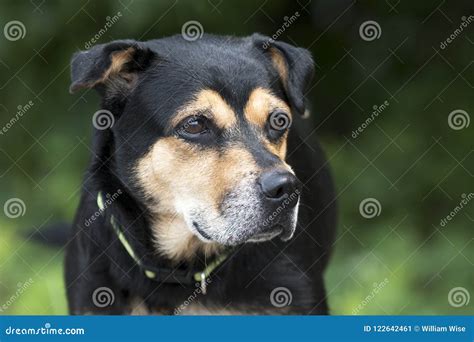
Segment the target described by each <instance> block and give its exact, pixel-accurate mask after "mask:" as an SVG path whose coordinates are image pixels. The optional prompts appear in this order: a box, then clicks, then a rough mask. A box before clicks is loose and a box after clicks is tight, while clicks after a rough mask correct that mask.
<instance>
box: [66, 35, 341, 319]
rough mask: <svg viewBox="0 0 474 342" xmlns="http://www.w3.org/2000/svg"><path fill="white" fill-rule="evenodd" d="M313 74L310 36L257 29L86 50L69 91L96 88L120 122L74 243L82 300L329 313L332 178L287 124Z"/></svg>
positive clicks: (85, 303)
mask: <svg viewBox="0 0 474 342" xmlns="http://www.w3.org/2000/svg"><path fill="white" fill-rule="evenodd" d="M312 73H313V61H312V59H311V56H310V54H309V52H308V51H306V50H304V49H301V48H296V47H294V46H292V45H289V44H286V43H282V42H273V41H270V40H269V38H268V37H264V36H261V35H257V34H256V35H253V36H251V37H246V38H233V37H219V36H211V35H204V36H203V37H202V38H201V39H199V40H197V41H186V40H185V39H183V38H182V37H181V36H174V37H170V38H164V39H158V40H152V41H148V42H137V41H131V40H122V41H114V42H111V43H109V44H103V45H98V46H95V47H93V48H92V49H91V50H89V51H85V52H79V53H77V54H76V55H74V57H73V60H72V85H71V91H76V90H79V89H82V88H95V89H96V90H97V91H98V92H99V93H100V95H101V97H102V104H101V108H102V111H101V112H100V113H102V114H104V115H106V114H109V115H111V117H109V118H108V119H109V120H111V121H113V122H110V124H109V125H108V126H107V127H105V129H103V128H104V127H102V128H101V129H96V130H95V133H94V141H93V151H94V153H93V155H92V160H91V162H90V166H89V168H88V172H87V173H86V176H85V181H84V185H83V192H82V197H81V201H80V205H79V209H78V212H77V216H76V218H75V222H74V229H73V237H72V239H71V241H70V243H69V244H68V249H67V256H66V283H67V284H66V285H67V293H68V300H69V307H70V312H71V313H73V314H85V313H92V314H95V313H97V314H109V313H110V314H131V313H161V314H178V313H179V314H193V313H198V314H199V313H201V314H206V313H207V314H208V313H215V314H224V313H230V314H326V313H327V312H328V307H327V302H326V291H325V287H324V282H323V272H324V270H325V267H326V265H327V262H328V257H329V254H330V249H331V245H332V242H333V236H334V230H335V216H336V215H335V204H334V200H335V198H334V191H333V184H332V180H331V177H330V174H329V171H328V169H327V167H326V161H325V159H324V156H323V153H322V152H321V150H320V149H319V147H318V146H312V147H309V146H308V145H307V144H305V143H303V142H302V140H301V137H299V136H298V133H297V132H295V131H294V130H295V129H294V126H297V125H296V124H294V125H293V128H292V129H291V130H290V129H289V127H290V124H291V123H292V121H294V122H293V123H296V121H298V120H302V119H301V118H298V117H300V116H304V115H305V113H306V111H307V108H306V102H305V98H304V93H305V91H306V90H307V87H308V85H309V82H310V80H311V77H312ZM100 113H99V114H100ZM112 123H113V125H112Z"/></svg>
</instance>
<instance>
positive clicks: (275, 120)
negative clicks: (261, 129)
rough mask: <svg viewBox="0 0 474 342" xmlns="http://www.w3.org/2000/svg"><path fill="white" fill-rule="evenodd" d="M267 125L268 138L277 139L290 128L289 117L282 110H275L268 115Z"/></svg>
mask: <svg viewBox="0 0 474 342" xmlns="http://www.w3.org/2000/svg"><path fill="white" fill-rule="evenodd" d="M267 126H268V131H269V136H270V138H271V139H274V140H277V139H279V138H280V137H282V136H283V133H285V132H286V131H287V129H288V128H290V126H291V117H290V115H289V114H288V113H286V112H284V111H282V110H275V111H273V112H272V113H271V114H270V116H269V117H268V122H267Z"/></svg>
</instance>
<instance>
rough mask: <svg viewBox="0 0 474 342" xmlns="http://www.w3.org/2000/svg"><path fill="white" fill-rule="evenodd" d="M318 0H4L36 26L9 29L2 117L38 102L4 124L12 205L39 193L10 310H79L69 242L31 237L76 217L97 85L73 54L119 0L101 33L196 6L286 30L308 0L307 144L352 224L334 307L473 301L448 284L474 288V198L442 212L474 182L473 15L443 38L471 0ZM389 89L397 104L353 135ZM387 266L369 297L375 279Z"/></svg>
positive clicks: (137, 32)
mask: <svg viewBox="0 0 474 342" xmlns="http://www.w3.org/2000/svg"><path fill="white" fill-rule="evenodd" d="M438 5H439V6H440V7H439V8H438V9H436V8H437V6H438ZM35 6H40V7H39V8H35ZM124 6H128V8H125V7H124ZM303 6H305V7H304V8H303V7H302V5H301V4H299V3H298V2H293V1H278V2H277V1H272V2H263V1H262V2H255V1H250V0H244V1H238V2H237V1H235V2H232V1H222V2H218V1H215V2H214V1H176V2H174V1H151V0H142V1H131V2H128V1H100V2H99V1H93V2H82V3H81V2H75V3H74V2H68V3H66V2H60V1H52V2H47V3H43V4H41V5H40V4H39V2H38V4H36V5H34V2H29V1H24V2H20V1H4V2H2V3H1V4H0V13H1V14H0V18H1V21H0V23H1V24H2V26H4V25H6V24H7V23H8V22H10V21H12V20H19V21H21V22H22V23H23V24H24V25H25V27H26V34H25V37H24V38H23V39H20V40H17V41H10V40H7V39H5V37H4V36H0V70H1V72H0V85H1V89H0V127H3V126H4V125H6V124H7V123H8V122H10V120H11V119H12V118H13V117H15V115H16V113H17V110H18V109H17V108H18V106H19V105H21V106H25V105H26V104H27V103H28V102H29V101H33V103H34V105H33V106H32V108H30V109H29V110H28V111H27V112H26V113H25V114H24V115H22V116H21V118H20V119H19V120H18V121H17V122H16V123H15V124H14V125H12V127H11V128H9V129H8V130H7V132H4V134H1V135H0V188H1V194H0V204H1V205H2V206H3V204H4V203H5V202H6V201H7V200H8V199H10V198H20V199H22V200H23V201H24V203H25V206H26V212H25V215H24V216H21V217H19V218H16V219H10V218H8V217H6V216H4V215H0V309H1V308H2V307H1V305H3V304H4V303H7V302H11V303H10V305H8V308H7V309H6V310H4V312H3V313H6V314H64V313H66V312H67V309H66V302H65V295H64V290H65V289H64V285H63V280H62V279H63V275H62V260H63V253H62V251H58V250H55V249H51V248H47V247H43V246H39V245H37V244H35V243H34V242H31V240H30V238H29V236H30V234H31V233H32V232H33V231H35V228H39V227H40V226H42V225H45V224H46V225H47V224H48V223H51V222H55V221H58V220H69V221H70V220H72V217H73V215H74V210H75V207H76V205H77V203H78V198H79V189H80V184H81V178H82V175H83V172H84V170H85V167H86V164H87V160H88V157H89V154H90V151H89V148H88V145H89V143H90V132H91V129H92V128H91V127H92V126H91V118H92V115H93V113H94V112H95V111H96V110H97V108H98V97H97V96H96V95H95V94H93V92H86V93H84V94H79V95H75V96H71V95H69V94H68V87H69V60H70V57H71V55H72V53H73V52H75V51H77V50H80V49H84V46H85V44H87V42H89V41H90V40H91V38H93V37H94V36H96V35H97V34H98V33H99V32H100V30H101V29H102V28H103V27H104V25H105V24H106V23H107V20H108V19H107V17H108V16H109V17H113V16H114V15H116V14H117V13H118V12H119V11H120V12H121V17H120V19H119V20H118V21H117V22H116V23H114V24H113V25H112V26H111V27H110V28H109V29H107V31H106V32H105V33H103V34H101V35H100V37H99V38H98V43H104V42H107V41H110V40H114V39H121V38H134V39H142V40H146V39H153V38H158V37H163V36H166V35H170V34H176V33H180V32H181V27H182V25H183V24H184V23H185V22H187V21H189V20H198V21H199V22H200V23H201V24H202V26H203V28H204V31H205V32H208V33H219V34H229V35H248V34H251V33H253V32H261V33H264V34H267V35H273V34H275V32H277V30H278V29H279V28H280V27H281V26H282V24H283V23H284V21H285V19H284V18H285V17H291V16H292V15H293V14H294V13H295V12H296V11H298V12H299V13H300V16H299V17H298V19H297V20H296V21H295V22H294V23H293V24H291V25H290V27H289V28H287V29H286V30H285V32H284V33H283V34H282V35H281V36H280V37H278V39H279V40H284V41H287V42H290V43H294V44H296V45H299V46H302V47H309V48H310V50H311V52H312V53H313V56H314V59H315V61H316V63H317V68H316V77H315V81H314V83H313V86H312V88H311V91H310V93H309V94H308V98H309V99H310V100H311V102H312V106H313V108H312V113H313V118H312V122H311V124H310V126H312V127H310V128H314V130H313V131H312V132H313V133H312V134H311V136H310V137H309V138H308V143H311V141H312V139H315V137H316V135H318V136H319V139H320V140H321V142H322V144H323V147H324V149H325V150H326V152H327V155H328V158H329V160H330V164H331V167H332V169H333V172H334V177H335V181H336V184H337V188H338V202H339V207H340V222H339V228H338V239H337V243H336V245H335V251H334V255H333V259H332V261H331V264H330V267H329V269H328V272H327V274H326V278H327V287H328V292H329V300H330V304H331V307H332V310H333V312H334V313H336V314H352V313H354V310H356V308H357V307H358V306H359V305H361V304H362V303H364V304H363V307H362V308H361V309H359V310H357V313H358V314H469V313H472V306H473V302H474V299H471V302H470V303H469V304H468V305H466V306H462V307H460V308H454V307H452V306H451V305H449V302H448V293H449V291H450V290H451V289H452V288H454V287H458V286H460V287H464V288H466V289H467V290H468V291H469V292H470V294H471V296H474V287H473V286H474V285H473V284H474V271H473V265H474V248H473V238H474V234H473V222H474V210H473V208H474V205H473V204H472V203H469V204H468V205H467V206H465V208H463V209H462V210H461V211H460V212H459V213H458V214H456V215H455V217H454V218H453V219H452V220H451V221H449V223H448V224H447V225H445V226H444V227H443V226H441V224H440V222H441V219H442V218H444V217H446V216H447V215H449V213H450V212H451V211H452V210H453V209H454V208H455V207H456V206H457V205H458V204H459V203H460V201H461V200H462V197H461V195H462V194H470V193H473V192H474V188H473V184H474V183H473V175H474V153H473V139H472V136H473V127H474V125H473V124H471V125H470V126H469V127H466V128H464V129H461V130H453V129H452V128H450V126H449V125H448V115H449V113H451V112H452V111H453V110H456V109H462V110H465V111H466V112H467V113H468V114H469V115H470V118H473V114H474V102H473V98H472V91H473V87H474V86H473V85H474V68H473V64H472V63H473V61H472V56H473V52H474V49H473V46H474V45H473V43H474V31H473V28H474V23H471V24H470V25H469V26H467V27H466V28H464V31H463V32H462V33H461V34H460V35H459V36H457V37H456V38H455V39H454V40H453V42H452V43H450V44H449V45H447V47H446V48H445V49H441V48H440V44H441V42H444V41H445V40H446V39H447V38H448V37H450V35H451V34H453V32H454V31H455V30H456V29H457V28H459V26H460V24H461V23H462V19H461V17H462V16H469V14H470V13H471V12H470V10H471V9H472V4H471V2H470V1H468V0H466V1H456V3H454V2H453V3H447V2H445V3H444V4H442V5H440V4H438V3H429V2H421V1H420V2H415V1H411V2H400V3H398V4H397V5H393V6H394V9H393V8H392V7H391V6H390V5H389V2H384V1H378V2H375V1H362V2H356V3H354V2H350V1H338V2H334V1H329V0H324V1H313V2H312V3H311V2H310V3H308V4H307V5H306V4H303ZM367 20H375V21H377V22H378V23H379V25H380V27H381V30H382V31H381V36H380V38H379V39H376V40H373V41H365V40H363V39H361V37H360V35H359V27H360V25H361V24H362V23H363V22H365V21H367ZM384 101H388V102H389V106H388V107H387V108H386V109H385V110H384V111H382V112H381V113H380V114H379V115H378V116H377V117H376V118H375V120H373V121H372V122H371V123H370V124H369V125H368V126H367V128H365V129H364V130H363V132H362V133H360V135H359V136H358V137H356V138H353V137H352V132H353V131H354V130H356V129H357V127H359V126H361V125H362V123H364V122H365V121H366V120H367V118H368V117H370V116H371V113H372V110H373V109H372V108H373V106H374V105H378V106H380V104H382V103H384ZM473 119H474V118H473ZM392 139H393V140H392ZM366 198H375V199H377V200H378V201H379V202H380V205H381V212H380V214H379V215H378V216H376V217H374V218H372V219H367V218H364V217H362V216H361V214H360V212H359V204H360V203H361V201H362V200H364V199H366ZM2 214H3V213H2ZM30 278H31V279H32V280H33V283H32V284H31V285H30V286H29V287H28V289H27V290H26V291H24V292H23V293H22V294H21V295H20V296H18V298H15V300H13V301H11V298H12V296H14V295H15V293H16V291H17V289H18V283H22V284H23V283H25V282H26V281H28V279H30ZM385 279H387V283H386V284H385V285H384V286H383V288H380V290H379V291H378V293H377V294H376V295H374V296H373V298H371V299H370V300H367V296H369V295H370V294H371V293H372V291H373V289H374V283H376V284H378V285H380V283H382V282H384V281H385ZM364 300H365V302H364Z"/></svg>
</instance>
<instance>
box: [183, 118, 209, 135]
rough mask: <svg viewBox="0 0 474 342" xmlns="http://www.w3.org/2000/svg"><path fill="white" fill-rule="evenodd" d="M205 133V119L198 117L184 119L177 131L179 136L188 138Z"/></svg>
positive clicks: (206, 128) (206, 129)
mask: <svg viewBox="0 0 474 342" xmlns="http://www.w3.org/2000/svg"><path fill="white" fill-rule="evenodd" d="M207 131H208V127H207V124H206V120H205V118H203V117H199V116H193V117H190V118H188V119H186V120H185V121H184V123H183V124H182V125H181V127H180V129H179V133H180V134H182V135H185V136H190V137H194V136H198V135H200V134H203V133H206V132H207Z"/></svg>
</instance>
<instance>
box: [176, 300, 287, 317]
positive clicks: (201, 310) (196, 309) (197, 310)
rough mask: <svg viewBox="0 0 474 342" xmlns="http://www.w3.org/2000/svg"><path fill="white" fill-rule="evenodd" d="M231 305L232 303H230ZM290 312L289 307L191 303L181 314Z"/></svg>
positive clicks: (275, 313)
mask: <svg viewBox="0 0 474 342" xmlns="http://www.w3.org/2000/svg"><path fill="white" fill-rule="evenodd" d="M229 307H230V305H229ZM287 313H288V308H275V309H265V308H262V307H258V308H254V309H252V308H245V309H230V308H224V307H206V306H204V305H202V304H199V303H196V304H194V303H193V304H190V305H188V306H187V307H185V308H184V309H183V310H182V311H181V312H180V315H184V316H194V315H199V316H210V315H219V316H252V315H283V314H287Z"/></svg>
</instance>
